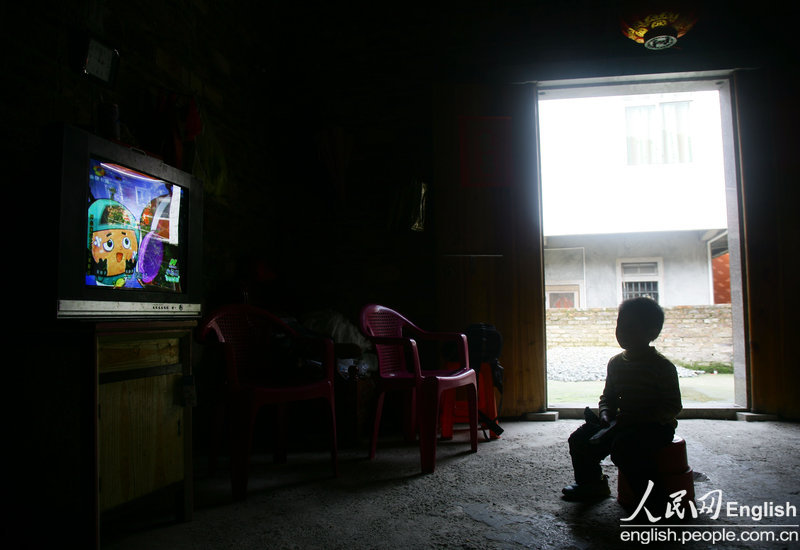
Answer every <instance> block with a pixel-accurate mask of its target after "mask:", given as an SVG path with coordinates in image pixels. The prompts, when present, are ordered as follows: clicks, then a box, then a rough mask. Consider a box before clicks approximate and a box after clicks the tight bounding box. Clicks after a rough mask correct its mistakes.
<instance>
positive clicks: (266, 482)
mask: <svg viewBox="0 0 800 550" xmlns="http://www.w3.org/2000/svg"><path fill="white" fill-rule="evenodd" d="M579 425H580V421H579V420H558V421H555V422H522V421H519V422H504V423H503V427H504V428H505V430H506V431H505V432H504V434H503V435H502V437H501V438H500V439H499V440H493V441H485V440H484V439H483V436H482V435H481V444H480V445H479V450H478V453H477V454H471V453H468V452H466V451H467V450H468V447H469V445H468V443H467V436H466V432H457V433H456V437H455V438H454V439H453V440H451V441H446V442H440V444H439V449H438V462H437V469H436V472H435V473H434V474H431V475H421V474H420V473H419V470H418V468H419V455H418V451H417V448H416V447H415V446H411V445H407V444H405V443H403V442H402V441H401V440H400V439H397V438H393V437H384V438H382V439H381V441H380V443H379V448H378V454H377V457H376V458H375V460H373V461H368V460H366V458H365V454H366V447H365V446H364V445H362V446H360V447H357V448H352V449H342V450H341V451H340V469H341V474H340V476H339V477H338V478H332V477H331V476H330V462H329V455H328V454H327V452H326V451H325V450H324V449H320V450H313V451H297V452H294V453H290V455H289V460H288V463H287V464H283V465H275V464H272V463H271V461H270V460H269V457H268V456H266V455H259V456H256V457H255V459H254V464H253V468H252V474H251V481H250V487H249V494H248V498H247V500H246V501H244V502H232V501H231V498H230V485H229V483H228V478H227V471H225V470H224V469H223V471H220V472H219V474H217V475H214V476H209V475H207V474H205V473H204V466H203V460H202V457H199V458H198V459H197V465H198V468H197V469H198V472H199V473H198V475H197V479H196V482H195V497H196V498H195V501H196V509H195V512H194V517H193V520H192V521H190V522H185V523H174V522H171V521H170V520H169V518H164V519H165V520H166V522H165V523H161V524H159V523H153V522H150V521H151V520H152V519H153V517H149V518H145V519H143V520H141V521H138V522H137V521H133V520H131V522H130V524H129V525H128V526H127V527H128V529H124V530H120V531H117V532H115V533H112V534H107V535H106V536H105V538H104V539H103V540H104V547H106V548H112V549H116V550H131V549H137V550H138V549H144V548H146V549H149V550H161V549H164V550H166V549H169V550H180V549H183V548H186V549H189V548H191V549H194V550H201V549H221V548H231V549H250V548H253V549H255V548H258V549H264V548H270V549H273V548H275V549H282V548H297V549H306V548H310V549H314V548H319V549H336V548H342V549H353V548H376V549H382V548H387V549H389V548H391V549H396V548H476V549H479V548H498V549H517V548H543V549H594V548H598V549H599V548H603V549H607V548H632V547H639V546H640V545H641V546H643V544H642V542H622V538H623V537H624V536H626V535H628V534H630V532H631V531H632V530H633V529H632V528H630V527H628V526H625V527H623V526H622V525H623V524H625V522H622V521H621V518H622V517H626V516H627V515H628V514H627V513H626V512H625V511H624V510H623V509H622V507H621V506H620V505H619V504H618V503H617V502H616V500H615V498H614V497H615V495H616V491H615V490H612V497H611V498H607V499H605V500H602V501H600V502H596V503H593V504H577V503H570V502H566V501H564V500H562V499H561V487H562V486H564V485H566V484H568V483H570V482H571V481H572V468H571V465H570V460H569V455H568V451H567V446H566V440H567V437H568V436H569V434H570V433H571V432H572V431H573V430H574V429H576V428H577V427H578V426H579ZM678 434H679V435H681V436H683V437H684V438H685V439H686V441H687V449H688V458H689V464H690V466H691V467H692V468H693V469H694V471H695V479H696V482H695V490H696V494H697V496H698V498H701V497H704V496H706V495H708V497H707V498H706V499H705V501H704V502H706V503H707V504H709V503H710V502H711V499H712V498H713V497H714V496H717V497H720V496H721V498H717V501H720V502H722V503H723V505H722V507H721V509H720V512H719V515H718V517H717V518H712V517H710V515H709V514H707V513H704V514H700V515H699V517H698V518H696V519H693V520H691V521H688V522H686V523H682V524H675V525H676V526H674V527H670V526H669V525H670V524H672V522H668V525H659V526H658V527H655V526H653V525H651V524H645V525H644V527H641V528H639V531H638V533H639V535H637V536H642V535H644V536H650V537H651V538H652V537H656V536H661V537H673V536H674V537H678V538H679V539H680V537H697V538H701V539H706V540H705V541H702V540H701V541H700V542H691V543H687V544H681V543H680V542H671V543H665V544H662V545H658V544H648V545H647V546H648V547H656V548H659V547H665V548H677V547H681V548H714V549H723V548H775V549H778V548H800V542H798V536H799V530H798V523H800V518H798V515H797V514H798V511H797V510H798V509H800V476H799V475H798V472H800V454H798V452H797V451H798V449H800V424H796V423H784V422H773V421H768V422H744V421H731V420H705V419H689V420H682V421H680V426H679V427H678ZM604 470H605V472H606V473H607V474H608V476H609V478H610V482H611V486H612V489H615V488H616V482H617V471H616V468H615V467H614V466H613V464H611V463H610V462H607V463H605V464H604ZM730 503H738V504H732V505H731V504H730ZM787 503H788V504H789V505H790V506H793V507H794V508H790V507H787ZM741 505H744V506H747V507H749V508H750V509H751V515H750V516H749V517H748V516H747V515H744V514H743V510H742V509H740V508H739V506H741ZM778 505H780V506H783V507H784V509H786V510H787V512H788V515H786V514H784V516H783V517H766V516H768V515H769V514H763V515H764V516H765V517H762V518H760V519H757V518H756V517H755V516H754V515H753V513H755V512H756V511H760V510H764V511H766V512H772V515H773V516H774V515H775V512H776V511H777V510H778V508H777V507H778ZM729 506H733V507H732V508H730V507H729ZM150 512H151V514H150V515H151V516H153V515H154V514H155V512H154V509H150ZM732 512H735V513H736V515H733V513H732ZM662 515H663V511H662ZM754 535H755V536H757V537H760V538H761V540H760V542H752V541H746V542H745V541H743V540H742V538H743V537H752V536H754ZM712 536H717V537H732V538H733V539H735V540H731V541H728V542H724V543H722V542H720V543H716V544H715V543H713V542H711V541H710V538H711V537H712ZM782 536H789V537H792V541H790V542H770V541H768V540H764V538H765V537H766V538H773V539H774V538H779V537H782Z"/></svg>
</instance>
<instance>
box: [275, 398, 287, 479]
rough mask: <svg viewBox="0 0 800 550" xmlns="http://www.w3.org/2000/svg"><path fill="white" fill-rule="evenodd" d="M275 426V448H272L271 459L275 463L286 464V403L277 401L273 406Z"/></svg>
mask: <svg viewBox="0 0 800 550" xmlns="http://www.w3.org/2000/svg"><path fill="white" fill-rule="evenodd" d="M275 427H276V435H277V437H276V438H275V448H274V450H273V455H272V456H273V460H274V461H275V464H286V438H287V435H286V434H287V424H286V404H285V403H278V404H277V405H276V406H275Z"/></svg>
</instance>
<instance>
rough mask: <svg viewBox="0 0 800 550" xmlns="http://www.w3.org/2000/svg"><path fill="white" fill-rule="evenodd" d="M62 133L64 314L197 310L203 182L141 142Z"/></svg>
mask: <svg viewBox="0 0 800 550" xmlns="http://www.w3.org/2000/svg"><path fill="white" fill-rule="evenodd" d="M60 135H61V139H60V140H59V145H60V147H61V155H60V158H61V162H60V171H59V174H60V179H61V181H60V184H61V193H60V206H59V211H60V222H59V262H58V269H59V273H58V309H57V317H58V318H92V319H102V318H115V319H117V318H139V317H153V316H155V317H198V316H199V315H200V301H201V300H200V294H201V292H200V288H199V285H198V281H199V280H200V276H201V273H200V269H201V260H200V256H201V251H202V186H201V185H200V183H199V182H198V181H197V180H195V179H194V177H192V175H191V174H187V173H185V172H182V171H180V170H178V169H177V168H175V167H173V166H169V165H167V164H165V163H164V162H162V161H161V160H160V159H158V158H157V157H154V156H152V155H149V154H147V153H145V152H142V151H140V150H138V149H134V148H132V147H129V146H125V145H122V144H119V143H116V142H111V141H108V140H105V139H102V138H99V137H97V136H95V135H92V134H89V133H87V132H84V131H82V130H79V129H76V128H71V127H64V130H63V132H62V133H61V134H60Z"/></svg>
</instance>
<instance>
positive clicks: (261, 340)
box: [200, 304, 338, 500]
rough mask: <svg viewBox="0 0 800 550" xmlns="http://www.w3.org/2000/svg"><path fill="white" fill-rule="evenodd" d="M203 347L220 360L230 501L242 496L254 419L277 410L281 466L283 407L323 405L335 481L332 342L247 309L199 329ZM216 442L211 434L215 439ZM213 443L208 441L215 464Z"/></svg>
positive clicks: (221, 314)
mask: <svg viewBox="0 0 800 550" xmlns="http://www.w3.org/2000/svg"><path fill="white" fill-rule="evenodd" d="M200 338H201V340H202V341H203V342H211V341H214V340H216V341H217V342H219V343H221V344H222V348H223V350H224V356H225V372H226V374H225V391H224V395H223V401H224V402H223V405H224V406H226V409H227V413H228V419H229V424H230V443H231V485H232V489H233V496H234V498H235V499H238V500H240V499H243V498H245V496H246V494H247V481H248V476H249V467H250V453H251V449H252V441H253V428H254V425H255V420H256V415H257V414H258V412H259V410H261V408H262V407H264V406H266V405H275V406H276V411H277V412H276V417H277V418H276V422H275V423H276V426H277V427H278V429H279V430H278V441H277V443H276V452H275V459H276V461H277V462H283V461H285V460H286V441H285V438H286V422H285V409H286V404H287V403H291V402H296V401H305V400H311V399H324V400H325V401H326V402H327V403H328V405H329V408H330V423H331V424H330V430H331V431H330V433H331V462H332V464H333V473H334V475H335V476H336V475H338V458H337V442H336V416H335V403H334V382H333V376H334V353H333V349H334V348H333V341H332V340H330V339H328V338H319V337H314V338H312V337H307V336H304V335H301V334H298V333H297V331H295V330H294V329H292V328H291V327H290V326H289V325H287V324H286V323H285V322H283V321H282V320H281V319H279V318H278V317H275V316H274V315H272V314H271V313H269V312H267V311H264V310H263V309H260V308H257V307H255V306H251V305H247V304H232V305H228V306H223V307H222V308H220V309H219V310H217V311H215V312H214V313H213V314H212V315H211V316H210V317H209V318H208V319H207V320H206V321H205V322H204V323H203V324H202V325H201V327H200ZM216 436H218V432H217V434H215V437H214V439H215V440H216V439H217V437H216ZM217 444H218V440H217V441H212V443H211V446H212V449H211V453H212V458H216V450H217V449H216V446H217Z"/></svg>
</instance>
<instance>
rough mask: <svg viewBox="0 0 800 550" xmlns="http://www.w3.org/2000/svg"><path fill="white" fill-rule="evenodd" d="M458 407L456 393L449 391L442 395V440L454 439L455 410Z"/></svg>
mask: <svg viewBox="0 0 800 550" xmlns="http://www.w3.org/2000/svg"><path fill="white" fill-rule="evenodd" d="M455 405H456V391H455V390H448V391H446V392H444V393H443V394H442V415H441V423H442V439H453V423H454V422H455V418H454V415H453V408H454V407H455Z"/></svg>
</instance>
